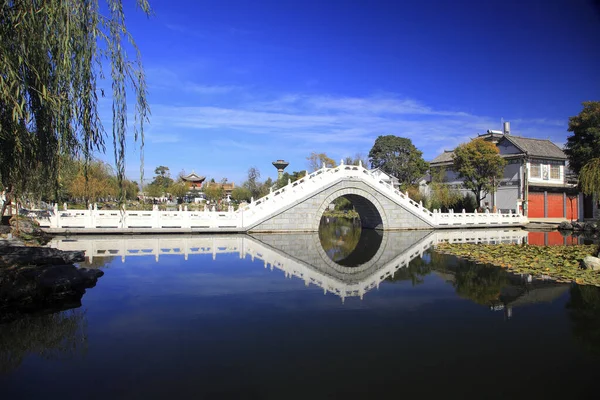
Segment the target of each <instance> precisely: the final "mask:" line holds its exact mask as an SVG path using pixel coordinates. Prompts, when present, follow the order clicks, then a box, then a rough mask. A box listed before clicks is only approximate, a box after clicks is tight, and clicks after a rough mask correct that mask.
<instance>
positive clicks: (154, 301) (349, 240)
mask: <svg viewBox="0 0 600 400" xmlns="http://www.w3.org/2000/svg"><path fill="white" fill-rule="evenodd" d="M443 235H446V236H443ZM544 238H545V240H546V242H548V240H551V241H554V242H556V243H554V242H553V243H550V244H561V243H559V239H558V238H555V237H554V236H551V238H550V239H548V235H546V236H545V237H544V236H543V235H542V239H544ZM529 239H530V237H529V234H528V233H527V232H523V231H519V230H508V231H474V232H464V231H463V232H444V233H438V232H421V231H415V232H396V233H383V234H379V233H377V232H373V231H363V232H361V231H360V229H357V228H356V227H355V226H353V225H352V224H350V223H344V224H340V223H338V224H329V225H326V226H323V229H322V230H321V232H320V233H319V235H316V234H315V235H257V236H254V237H249V236H223V235H220V236H199V235H195V236H162V237H149V236H143V235H138V236H132V237H121V236H111V237H106V236H105V237H80V238H76V239H73V238H71V239H68V240H56V241H54V242H53V244H52V245H53V246H55V247H59V248H63V249H82V250H83V249H84V250H86V251H87V254H88V255H91V256H92V257H91V259H90V263H88V264H87V266H91V267H94V268H102V269H103V270H104V272H105V275H104V276H103V277H102V278H100V279H99V281H98V284H97V286H96V287H95V288H92V289H89V290H88V291H87V293H86V294H85V295H84V297H83V298H82V300H81V302H82V305H81V307H79V308H75V309H71V310H67V311H62V312H59V313H54V314H44V315H32V316H29V317H27V318H24V319H21V320H19V321H15V322H12V323H9V324H4V325H0V394H1V398H2V399H19V398H32V399H38V398H46V399H48V398H60V399H153V398H171V399H187V398H192V399H196V398H200V399H201V398H207V399H246V398H249V399H307V398H310V399H338V398H339V399H341V398H363V399H364V398H401V397H405V398H406V397H408V398H415V397H418V398H441V397H444V398H477V399H480V398H485V399H489V398H513V399H515V398H517V399H520V398H523V399H525V398H527V399H531V398H545V397H546V398H559V397H560V398H565V396H568V397H567V398H582V397H583V396H584V395H588V396H593V395H595V394H594V392H593V391H592V390H594V389H595V388H596V387H597V384H596V381H597V378H598V368H597V366H598V362H599V361H600V291H598V290H597V289H596V288H590V287H578V286H571V285H556V284H553V283H551V282H541V281H535V280H533V281H532V282H530V283H526V282H525V281H524V280H523V279H521V278H520V277H512V276H509V275H507V274H506V273H505V272H504V271H502V270H499V269H492V268H484V267H479V266H477V265H474V264H472V263H468V262H464V261H459V260H457V259H456V258H454V257H449V256H443V255H440V254H437V253H435V252H434V251H433V250H432V248H431V246H432V244H433V243H435V242H436V241H439V240H452V241H462V240H485V241H488V242H513V243H520V242H523V241H526V240H529ZM531 239H532V241H533V242H535V241H536V240H537V241H540V240H542V239H540V237H539V235H538V236H535V235H534V236H532V237H531ZM564 242H565V240H563V244H564ZM123 256H124V257H123ZM82 265H84V266H86V264H85V263H84V264H82Z"/></svg>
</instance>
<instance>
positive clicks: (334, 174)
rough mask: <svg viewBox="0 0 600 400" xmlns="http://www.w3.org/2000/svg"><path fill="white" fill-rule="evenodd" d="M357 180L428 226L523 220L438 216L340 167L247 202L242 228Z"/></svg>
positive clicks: (354, 168)
mask: <svg viewBox="0 0 600 400" xmlns="http://www.w3.org/2000/svg"><path fill="white" fill-rule="evenodd" d="M344 176H345V177H359V178H362V179H364V180H365V181H367V182H368V183H370V184H371V185H372V186H373V187H375V188H377V190H379V191H381V192H383V193H384V194H387V195H388V196H390V198H392V199H394V200H395V201H396V202H397V203H399V204H401V205H403V206H404V207H405V208H406V209H408V210H411V211H412V212H413V213H415V214H416V215H418V216H419V217H421V218H423V219H424V220H426V221H428V222H429V223H430V224H431V225H432V226H440V227H446V226H468V225H473V226H478V225H499V226H501V225H520V224H521V225H522V224H524V223H526V222H527V218H526V217H524V216H522V215H520V214H512V213H508V214H501V213H485V214H484V213H479V214H478V213H476V212H475V213H453V212H451V213H439V212H432V211H430V210H429V209H427V208H426V207H424V206H423V204H422V203H420V202H419V203H418V202H416V201H414V200H412V199H411V198H410V197H409V196H408V194H407V193H403V192H402V191H401V190H399V189H398V188H395V187H394V186H393V185H391V184H389V183H387V182H384V181H383V180H382V179H380V178H379V177H378V176H376V175H375V174H374V173H373V172H372V171H370V170H368V169H365V168H364V167H362V166H360V165H345V164H341V165H339V166H337V167H335V168H322V169H320V170H317V171H315V172H313V173H311V174H308V175H306V176H304V177H303V178H301V179H299V180H297V181H295V182H291V183H289V184H288V185H286V186H284V187H282V188H281V189H279V190H277V191H274V192H272V193H269V194H268V195H266V196H264V197H262V198H260V199H258V200H256V201H254V202H251V203H250V204H248V205H247V206H245V207H243V208H241V209H240V210H238V212H242V213H244V225H245V226H249V225H251V224H252V223H255V222H257V221H259V220H260V219H262V218H266V217H268V216H269V215H270V214H272V213H273V212H274V211H276V210H277V209H278V208H282V207H284V206H286V205H289V204H291V203H293V202H295V201H297V200H300V199H301V198H302V197H305V196H307V195H309V194H310V193H311V192H314V191H316V190H317V189H320V188H321V187H323V186H325V185H327V184H330V183H333V182H334V181H335V180H337V179H339V178H340V177H344Z"/></svg>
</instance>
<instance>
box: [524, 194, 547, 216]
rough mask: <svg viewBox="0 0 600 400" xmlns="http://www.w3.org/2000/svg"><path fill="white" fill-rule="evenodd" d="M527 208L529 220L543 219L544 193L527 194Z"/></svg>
mask: <svg viewBox="0 0 600 400" xmlns="http://www.w3.org/2000/svg"><path fill="white" fill-rule="evenodd" d="M527 207H528V208H527V216H528V217H529V218H544V193H531V192H529V202H528V203H527Z"/></svg>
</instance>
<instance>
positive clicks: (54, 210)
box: [52, 203, 60, 228]
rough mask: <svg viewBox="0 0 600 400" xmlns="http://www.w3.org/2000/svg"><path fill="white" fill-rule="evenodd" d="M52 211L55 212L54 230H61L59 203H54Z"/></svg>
mask: <svg viewBox="0 0 600 400" xmlns="http://www.w3.org/2000/svg"><path fill="white" fill-rule="evenodd" d="M52 211H53V212H54V218H53V219H54V221H53V222H54V228H60V216H59V215H58V203H54V206H52Z"/></svg>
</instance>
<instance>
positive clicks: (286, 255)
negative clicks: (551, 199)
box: [49, 228, 527, 301]
mask: <svg viewBox="0 0 600 400" xmlns="http://www.w3.org/2000/svg"><path fill="white" fill-rule="evenodd" d="M377 235H379V236H378V237H377V238H372V237H367V239H365V240H368V245H369V250H368V251H366V252H363V253H361V254H362V255H360V256H355V257H352V254H351V255H350V256H347V257H345V258H343V259H341V260H337V261H334V259H332V258H331V257H330V255H328V254H327V253H326V251H325V250H324V249H323V245H322V244H321V240H320V239H319V236H318V235H316V234H255V235H252V236H250V235H226V236H225V235H215V236H204V235H202V236H200V235H195V236H179V235H178V236H152V237H147V236H82V237H75V238H73V237H71V238H60V237H57V238H55V239H53V240H52V241H51V242H50V243H49V246H51V247H55V248H58V249H61V250H80V251H81V250H83V251H85V253H86V257H87V260H88V263H94V264H97V258H105V257H113V258H114V257H121V259H122V261H123V262H124V261H125V259H126V258H127V257H140V256H146V257H148V256H154V258H155V259H156V261H158V260H159V258H160V256H162V255H179V256H183V257H184V258H185V259H186V260H187V259H188V257H189V256H190V255H197V254H205V255H212V258H213V259H216V257H217V256H218V255H220V254H232V253H233V254H235V253H237V254H238V255H239V257H240V258H241V259H243V258H246V257H250V258H251V259H252V261H254V260H261V261H263V264H264V267H265V268H270V269H271V270H273V269H279V270H281V271H283V272H284V274H285V276H286V277H296V278H299V279H302V280H303V281H304V282H305V285H307V286H308V285H311V284H313V285H317V286H319V287H320V288H322V289H323V293H327V292H331V293H334V294H336V295H337V296H339V297H340V298H341V299H342V301H343V300H344V299H345V298H346V297H360V298H361V299H362V298H363V296H364V295H365V293H367V292H368V291H369V290H372V289H373V288H376V287H378V286H379V284H380V283H381V282H382V281H383V280H385V279H387V278H390V277H393V275H394V274H395V273H396V271H398V270H399V269H401V268H405V267H407V266H408V265H409V263H410V262H411V261H412V260H413V259H415V258H417V257H421V256H422V255H423V253H424V252H425V251H426V250H428V249H429V248H431V247H432V246H434V245H435V244H436V243H440V242H451V243H523V242H524V241H525V240H526V237H527V232H526V231H523V230H521V229H516V228H513V229H496V230H474V231H465V230H460V231H459V230H457V231H398V232H389V231H382V232H379V233H377ZM375 239H376V240H375ZM360 243H361V242H360V240H359V241H358V244H359V245H361V244H360ZM363 244H365V245H366V244H367V242H364V243H363ZM357 254H358V253H357ZM364 254H368V255H369V257H365V256H364ZM367 258H368V259H367Z"/></svg>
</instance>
